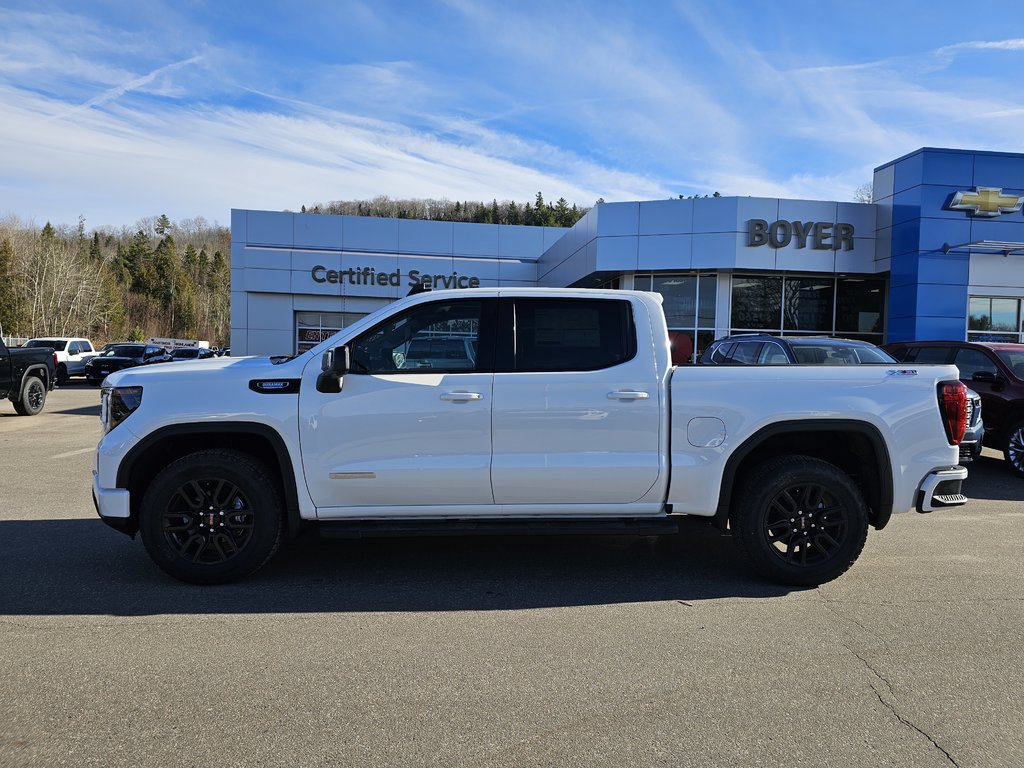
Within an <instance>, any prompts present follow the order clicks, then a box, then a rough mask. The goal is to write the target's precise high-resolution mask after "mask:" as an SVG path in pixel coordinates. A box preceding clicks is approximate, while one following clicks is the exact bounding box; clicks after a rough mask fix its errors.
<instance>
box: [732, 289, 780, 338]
mask: <svg viewBox="0 0 1024 768" xmlns="http://www.w3.org/2000/svg"><path fill="white" fill-rule="evenodd" d="M730 325H731V326H732V328H733V329H735V330H738V331H779V330H781V327H782V278H781V277H762V276H758V275H736V276H735V277H733V279H732V318H731V319H730Z"/></svg>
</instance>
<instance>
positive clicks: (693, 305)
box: [633, 273, 718, 364]
mask: <svg viewBox="0 0 1024 768" xmlns="http://www.w3.org/2000/svg"><path fill="white" fill-rule="evenodd" d="M633 288H634V289H636V290H638V291H652V292H654V293H660V294H661V296H662V298H663V300H664V301H663V303H662V307H663V308H664V310H665V320H666V321H667V322H668V328H669V331H670V336H671V337H672V343H673V362H675V363H677V364H679V363H682V362H691V363H692V362H695V361H696V359H697V357H699V356H700V354H701V353H702V352H703V351H704V350H705V349H706V348H707V347H708V346H709V345H710V344H711V342H712V341H714V340H715V315H716V313H717V300H718V296H717V293H718V277H717V276H716V275H701V274H698V273H687V274H671V275H668V274H651V275H635V276H634V278H633Z"/></svg>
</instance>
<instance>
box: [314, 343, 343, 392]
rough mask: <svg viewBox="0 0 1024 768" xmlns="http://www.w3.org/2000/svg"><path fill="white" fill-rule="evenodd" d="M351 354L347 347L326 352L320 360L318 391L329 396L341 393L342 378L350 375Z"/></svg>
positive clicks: (317, 379)
mask: <svg viewBox="0 0 1024 768" xmlns="http://www.w3.org/2000/svg"><path fill="white" fill-rule="evenodd" d="M350 355H351V353H350V352H349V348H348V346H347V345H342V346H340V347H335V348H334V349H329V350H327V351H326V352H324V356H323V357H322V358H321V360H320V375H319V376H317V377H316V391H317V392H324V393H327V394H335V393H338V392H341V380H342V377H343V376H344V375H345V374H346V373H348V370H349V366H350V364H351V356H350Z"/></svg>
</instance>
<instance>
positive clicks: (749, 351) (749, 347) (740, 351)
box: [729, 341, 762, 365]
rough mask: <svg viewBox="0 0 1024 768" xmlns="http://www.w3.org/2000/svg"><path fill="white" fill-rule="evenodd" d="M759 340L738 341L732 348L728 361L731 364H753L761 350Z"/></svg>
mask: <svg viewBox="0 0 1024 768" xmlns="http://www.w3.org/2000/svg"><path fill="white" fill-rule="evenodd" d="M761 344H762V342H760V341H740V342H738V343H737V344H736V346H735V347H733V348H732V352H731V353H730V354H729V362H730V363H732V364H733V365H754V364H755V363H756V362H757V356H758V354H760V352H761Z"/></svg>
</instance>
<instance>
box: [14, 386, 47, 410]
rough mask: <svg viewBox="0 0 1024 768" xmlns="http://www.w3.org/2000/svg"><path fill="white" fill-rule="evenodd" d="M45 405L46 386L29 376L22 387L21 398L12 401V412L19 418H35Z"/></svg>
mask: <svg viewBox="0 0 1024 768" xmlns="http://www.w3.org/2000/svg"><path fill="white" fill-rule="evenodd" d="M45 404H46V385H45V384H43V380H42V379H40V378H39V377H38V376H29V377H28V378H27V379H26V380H25V383H24V384H23V385H22V389H21V397H20V398H18V399H17V400H15V401H14V410H15V411H17V412H18V414H20V415H21V416H35V415H36V414H37V413H39V412H40V411H42V410H43V406H44V405H45Z"/></svg>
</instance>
